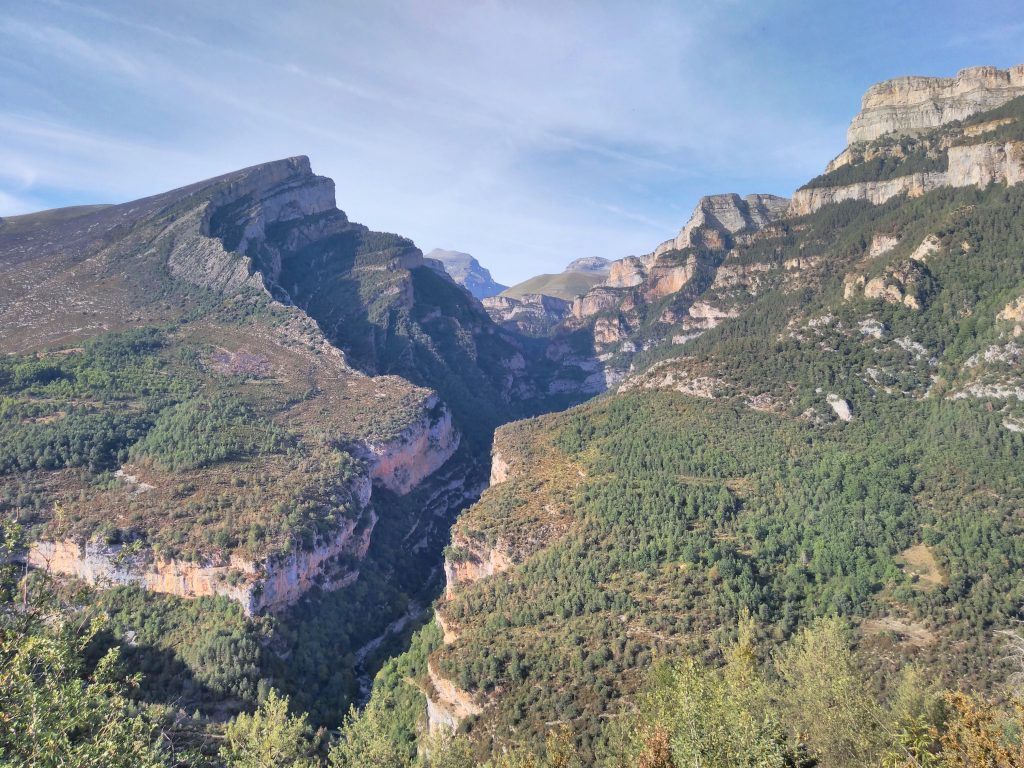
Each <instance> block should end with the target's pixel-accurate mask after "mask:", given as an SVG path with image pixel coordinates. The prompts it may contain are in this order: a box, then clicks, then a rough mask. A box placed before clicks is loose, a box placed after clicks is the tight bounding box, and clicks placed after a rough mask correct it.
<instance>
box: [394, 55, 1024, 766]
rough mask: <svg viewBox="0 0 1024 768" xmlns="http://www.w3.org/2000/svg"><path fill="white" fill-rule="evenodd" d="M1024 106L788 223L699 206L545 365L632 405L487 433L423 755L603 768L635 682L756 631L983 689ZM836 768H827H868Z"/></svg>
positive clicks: (945, 129) (1006, 108)
mask: <svg viewBox="0 0 1024 768" xmlns="http://www.w3.org/2000/svg"><path fill="white" fill-rule="evenodd" d="M1014 71H1015V70H1014ZM907 98H908V102H907V104H906V105H903V104H896V105H894V106H895V107H897V109H896V111H897V112H899V111H900V110H903V109H904V107H905V108H906V109H910V108H911V107H912V106H913V105H914V104H915V103H916V102H913V101H911V100H910V97H909V96H908V97H907ZM1022 103H1024V98H1015V99H1011V100H1009V101H1006V103H1004V104H1002V105H1000V106H998V107H996V108H995V109H992V110H987V111H986V109H985V107H986V106H988V104H986V103H984V102H981V101H979V102H977V103H976V106H974V107H958V109H961V110H963V109H967V110H968V112H969V114H964V112H963V111H960V112H958V113H957V115H958V117H957V119H956V120H951V121H947V122H944V123H943V124H941V125H939V126H937V127H934V128H931V129H929V130H927V131H924V132H921V131H920V130H918V126H917V123H916V122H915V121H910V125H911V126H912V129H913V132H912V134H911V133H899V132H897V133H893V132H891V131H890V132H887V133H886V134H885V135H884V136H882V137H881V138H878V139H874V140H871V141H867V142H861V143H858V144H856V145H854V146H853V147H851V148H848V149H847V150H846V152H845V153H844V155H841V156H840V157H844V161H843V164H842V165H841V166H838V167H836V168H834V169H833V170H829V171H828V172H827V173H826V174H824V176H822V177H819V179H816V180H812V182H811V183H809V184H808V185H807V186H806V187H805V188H804V190H801V191H800V192H798V193H797V195H795V196H794V198H793V199H792V200H791V201H789V200H786V199H783V198H778V197H772V196H766V195H754V196H748V197H746V198H741V197H739V196H737V195H713V196H709V197H707V198H704V199H702V200H701V201H700V203H699V204H698V206H697V208H696V210H695V211H694V213H693V215H692V216H691V218H690V220H689V221H688V222H687V224H686V225H685V226H684V227H683V229H682V230H681V232H680V233H679V235H678V236H677V237H676V238H673V239H672V240H668V241H666V242H665V243H663V244H662V245H660V246H658V247H657V248H655V249H654V250H653V251H652V252H651V254H649V255H647V256H644V257H639V258H638V257H629V258H627V259H624V260H621V261H618V262H614V263H612V265H611V269H610V273H609V276H608V279H607V281H606V283H605V284H604V285H600V286H595V287H593V288H591V289H590V290H589V291H588V292H587V293H585V294H583V295H582V296H580V297H578V298H577V299H575V300H574V303H573V313H572V316H571V317H570V318H569V319H567V320H566V321H565V324H564V325H563V326H561V327H559V326H556V327H554V328H553V329H552V331H551V333H552V334H553V339H554V340H555V341H554V342H553V343H556V342H557V339H558V338H559V336H560V335H565V334H567V333H571V334H573V335H574V336H578V335H579V334H589V335H590V336H591V338H592V342H593V345H594V349H595V352H597V353H598V356H597V359H598V360H600V361H601V362H602V364H603V365H607V366H613V367H615V368H617V369H618V370H619V371H621V381H620V383H618V384H617V385H613V388H612V391H610V392H609V393H608V394H606V395H605V396H603V397H599V398H596V399H594V400H592V401H590V402H588V403H586V404H584V405H581V406H579V407H577V408H575V409H572V410H570V411H567V412H564V413H559V414H551V415H546V416H541V417H538V418H535V419H532V420H527V421H521V422H516V423H513V424H509V425H506V426H504V427H502V428H500V429H499V430H498V432H497V434H496V437H495V441H494V446H493V449H492V469H491V485H490V488H489V489H488V490H487V491H486V492H485V493H484V494H483V496H482V497H481V499H480V501H479V502H477V503H476V504H475V505H473V506H472V507H471V508H470V509H469V510H468V511H467V512H466V513H464V514H463V515H462V516H460V518H459V520H458V521H457V522H456V524H455V526H454V528H453V531H452V542H451V545H450V546H449V548H448V549H447V551H446V561H445V572H446V577H447V586H446V592H445V597H444V599H443V600H442V601H441V602H440V603H439V604H438V605H437V608H436V623H437V627H436V629H432V630H430V631H429V632H428V631H425V633H424V640H425V641H429V643H428V644H427V645H426V646H425V647H424V646H417V648H416V650H415V651H412V652H410V655H409V657H408V658H407V659H406V660H403V661H402V662H401V663H402V664H406V665H410V667H409V668H411V669H415V670H418V675H419V677H418V678H417V679H418V681H419V682H418V683H417V685H418V691H420V692H421V693H420V695H422V696H424V697H425V698H426V700H427V711H428V715H429V722H430V728H431V729H432V730H434V731H443V730H445V729H447V728H450V727H452V726H453V724H458V727H459V730H460V731H463V732H466V733H467V734H468V740H469V741H470V742H471V743H473V744H475V745H477V747H478V748H479V749H480V750H481V753H484V754H492V753H494V752H495V751H500V750H503V749H514V748H517V747H520V748H527V749H532V750H535V751H536V750H539V749H540V747H539V746H538V745H540V744H542V743H543V742H544V740H545V738H547V739H550V738H551V736H550V734H551V733H552V731H551V726H550V723H552V722H569V723H571V725H570V726H569V729H570V731H571V733H572V737H573V742H574V744H575V745H576V749H578V751H579V754H580V755H581V756H582V760H583V763H584V764H591V762H593V761H595V760H596V759H597V758H598V757H600V756H601V755H608V754H609V752H608V749H609V748H610V747H609V744H614V743H616V742H615V739H616V738H618V737H617V736H616V735H615V734H616V733H617V731H616V727H615V726H613V725H612V723H614V722H615V721H616V720H619V719H624V720H625V721H626V722H627V723H632V724H633V725H632V726H630V727H635V728H638V729H642V728H644V727H645V726H644V721H643V720H642V719H639V720H638V719H637V717H638V716H636V715H634V714H632V713H633V712H635V711H636V709H637V708H638V707H641V706H643V702H645V701H646V700H645V699H643V690H644V686H645V685H647V683H645V674H644V670H645V669H646V668H647V667H649V665H650V664H651V662H652V659H654V658H655V657H658V658H666V657H670V658H671V657H676V658H678V657H687V656H689V657H690V658H696V659H701V658H703V659H707V658H720V657H721V655H722V654H726V655H727V654H728V653H729V651H728V649H729V647H730V644H731V643H732V642H733V640H732V637H733V635H732V631H733V628H735V627H737V626H738V625H741V624H742V621H743V617H744V616H751V617H753V621H754V623H755V624H756V627H757V629H756V633H757V636H758V637H759V638H760V639H759V641H758V642H759V643H760V644H761V647H760V650H758V651H757V652H758V653H760V654H765V655H768V654H771V653H772V652H773V651H772V649H773V648H777V647H779V644H780V643H781V642H782V641H783V640H784V639H785V638H787V637H789V636H790V635H791V633H793V632H794V631H796V630H797V629H798V628H799V627H806V626H813V625H814V623H815V622H816V621H817V620H819V619H820V618H821V617H823V616H839V617H842V619H843V621H845V622H846V623H847V626H848V627H849V628H850V632H851V636H852V637H853V638H854V639H855V640H856V643H857V648H858V650H857V653H858V654H859V655H858V661H857V664H858V665H862V666H863V669H864V673H863V674H864V676H865V683H864V685H869V683H868V682H867V680H868V679H871V680H875V681H876V682H875V683H871V684H870V685H883V686H884V683H880V682H878V681H881V680H886V679H889V680H892V675H893V674H895V673H894V672H893V670H894V669H895V668H898V667H899V666H900V665H903V664H909V663H913V664H916V665H919V667H920V668H922V669H926V670H927V674H928V675H929V677H931V678H932V679H937V680H942V681H944V684H947V685H950V684H955V685H957V686H961V687H966V688H969V689H971V690H974V691H980V692H997V693H998V691H1000V690H1001V688H1000V686H1001V685H1002V682H1003V680H1004V678H1005V675H1006V674H1007V671H1006V667H1005V666H1004V665H1005V658H1006V657H1005V651H1004V649H1003V646H1002V645H1001V643H1002V641H1001V639H1000V637H1001V636H1000V635H999V634H998V631H997V630H1002V629H1005V628H1009V627H1012V626H1014V624H1015V622H1017V621H1019V620H1020V618H1021V608H1020V605H1021V601H1020V600H1019V599H1018V594H1019V585H1018V584H1017V583H1016V582H1017V580H1016V578H1015V577H1014V574H1015V573H1016V572H1017V571H1018V569H1020V568H1021V567H1022V566H1024V556H1022V554H1021V553H1020V550H1019V547H1018V546H1017V542H1018V540H1019V539H1020V537H1021V535H1022V534H1024V527H1022V524H1021V522H1020V521H1019V520H1018V519H1017V518H1016V516H1014V515H1013V513H1012V510H1014V509H1017V508H1020V506H1021V505H1022V504H1024V497H1022V494H1021V488H1024V462H1021V457H1022V456H1024V436H1022V434H1024V374H1022V370H1024V369H1022V365H1021V364H1022V362H1024V358H1022V356H1021V355H1022V352H1021V349H1020V345H1019V339H1020V337H1021V334H1022V333H1024V331H1022V330H1021V329H1022V328H1024V324H1022V322H1024V321H1022V319H1021V318H1022V314H1021V312H1020V307H1021V305H1022V303H1024V269H1022V266H1021V262H1020V259H1019V258H1018V254H1019V253H1020V250H1021V248H1022V247H1024V229H1022V228H1021V225H1020V222H1021V221H1024V219H1022V218H1021V214H1022V213H1024V185H1022V184H1020V182H1021V181H1022V180H1024V136H1022V135H1021V134H1020V131H1021V130H1022V126H1024V113H1022V112H1021V110H1022V108H1024V107H1022ZM914 109H915V110H916V109H917V107H914ZM862 122H863V121H862V120H858V121H855V124H857V125H859V124H861V123H862ZM899 130H902V129H899ZM922 163H934V166H935V170H921V164H922ZM930 173H935V174H941V175H939V176H935V177H932V176H928V174H930ZM834 174H842V176H836V175H834ZM922 177H924V178H925V179H928V181H927V183H925V184H920V183H912V180H913V179H915V178H916V179H918V180H920V179H921V178H922ZM851 184H857V185H861V186H859V187H858V189H863V190H865V193H864V194H858V195H852V194H850V195H847V194H821V195H820V196H819V197H816V198H815V202H814V203H813V204H808V203H807V202H806V200H807V199H808V197H809V195H808V194H806V192H807V191H811V192H813V191H814V190H821V189H827V190H838V189H843V188H844V185H845V186H847V187H848V186H850V185H851ZM894 188H895V189H896V190H897V191H895V192H892V190H893V189H894ZM890 193H891V194H890ZM566 326H568V327H566ZM982 532H984V533H982ZM982 542H984V543H982ZM1011 595H1012V596H1011ZM499 628H500V629H499ZM417 654H418V655H417ZM695 663H698V662H695ZM687 669H689V668H687ZM893 684H895V683H893ZM402 685H403V683H399V682H396V681H393V680H392V681H389V682H388V683H387V684H383V683H382V684H381V688H380V690H379V691H378V693H377V694H375V695H377V696H381V697H387V696H394V695H396V691H401V690H402ZM690 703H691V704H692V700H690ZM681 706H682V705H681ZM687 706H689V704H687ZM679 711H680V710H673V712H675V715H674V716H676V717H678V716H680V715H679ZM665 722H666V727H669V728H672V727H675V726H674V725H672V722H673V721H671V720H667V721H665ZM680 738H683V736H680ZM548 743H549V744H550V741H549V742H548ZM617 743H618V744H619V745H620V746H619V747H618V748H620V749H626V747H622V746H621V742H617ZM830 748H831V747H829V746H828V742H827V740H822V741H818V742H817V743H816V744H813V745H812V749H820V750H822V751H821V752H819V754H826V753H827V750H828V749H830ZM611 754H621V753H615V752H612V753H611ZM846 754H847V757H846V758H844V759H843V760H837V761H835V762H829V763H828V764H849V765H863V764H869V763H870V761H869V760H867V759H861V758H856V757H852V756H851V755H852V753H846Z"/></svg>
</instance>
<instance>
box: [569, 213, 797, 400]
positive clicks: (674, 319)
mask: <svg viewBox="0 0 1024 768" xmlns="http://www.w3.org/2000/svg"><path fill="white" fill-rule="evenodd" d="M788 206H789V200H787V199H786V198H782V197H776V196H775V195H761V194H755V195H747V196H746V197H740V196H739V195H736V194H724V195H709V196H707V197H703V198H701V200H700V201H699V202H698V204H697V206H696V207H695V208H694V210H693V213H692V215H691V216H690V218H689V220H688V221H687V222H686V224H685V225H684V226H683V228H682V229H681V230H680V232H679V234H678V235H677V236H676V237H674V238H672V239H671V240H666V241H665V242H663V243H661V244H660V245H659V246H658V247H657V248H655V249H654V251H652V252H651V253H649V254H647V255H645V256H628V257H626V258H625V259H621V260H619V261H615V262H612V264H611V265H610V268H609V272H608V278H607V280H605V282H604V283H602V284H601V285H598V286H596V287H594V288H592V289H591V290H590V291H588V292H587V293H586V294H584V295H583V296H580V297H579V298H577V299H576V300H575V301H574V302H573V307H572V318H571V321H570V323H569V325H570V327H576V328H579V327H585V326H589V327H591V329H592V332H593V338H594V345H595V347H596V348H597V349H598V350H599V351H600V352H601V353H603V354H612V353H613V352H619V353H624V354H627V355H628V354H631V353H632V352H634V351H636V348H637V344H636V343H634V341H633V340H632V338H631V337H632V334H633V333H634V331H635V330H636V329H637V328H639V327H640V326H641V325H642V324H643V323H644V322H645V321H646V322H648V323H649V322H650V321H651V320H652V319H656V320H657V321H658V322H659V323H662V324H664V325H666V326H671V325H675V326H680V327H681V328H682V329H684V330H686V331H687V332H688V333H694V334H695V333H699V332H700V331H702V330H706V329H708V328H712V327H714V326H715V325H716V324H717V323H718V322H720V321H721V320H722V319H724V318H726V317H731V316H733V315H734V314H735V310H734V309H732V308H719V307H715V306H712V305H711V304H709V303H707V302H698V301H697V300H698V299H699V298H700V296H701V295H702V294H703V293H704V292H705V291H706V290H708V288H709V287H710V286H713V285H715V283H716V281H717V280H718V277H717V273H718V270H719V269H720V268H721V265H722V264H723V261H728V254H729V253H730V252H731V249H733V248H734V247H735V246H736V245H737V244H740V243H746V242H749V241H750V240H751V238H753V237H756V236H757V234H758V233H759V232H762V231H763V230H764V229H765V228H767V227H769V226H770V225H772V224H773V223H774V222H776V221H778V220H779V219H780V218H782V217H783V216H784V215H785V213H786V211H787V208H788ZM756 267H757V265H753V268H756ZM746 268H747V267H743V269H746ZM668 297H673V306H672V307H670V308H667V309H665V310H664V311H663V312H662V314H661V315H660V316H659V317H658V318H651V317H646V314H647V313H648V311H649V308H650V307H651V306H652V305H655V304H657V303H658V302H659V301H661V300H663V299H666V298H668ZM606 373H607V374H608V379H609V380H614V381H618V380H620V379H621V378H622V377H623V376H624V375H625V371H622V370H618V371H607V372H606Z"/></svg>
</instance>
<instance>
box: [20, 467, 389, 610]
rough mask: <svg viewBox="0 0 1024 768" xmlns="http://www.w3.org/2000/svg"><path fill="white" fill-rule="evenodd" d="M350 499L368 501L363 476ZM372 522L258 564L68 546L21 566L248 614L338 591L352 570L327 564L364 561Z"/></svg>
mask: <svg viewBox="0 0 1024 768" xmlns="http://www.w3.org/2000/svg"><path fill="white" fill-rule="evenodd" d="M356 493H357V494H358V495H359V496H360V497H362V498H363V499H365V501H368V500H369V493H370V490H369V482H368V481H367V480H366V479H365V478H364V480H363V482H362V483H360V487H359V488H358V489H357V490H356ZM376 522H377V518H376V515H375V514H374V513H373V511H372V510H371V509H369V508H367V509H366V510H365V511H364V513H363V515H362V516H361V517H360V518H358V519H354V520H345V521H343V522H342V523H341V524H340V525H339V527H338V529H337V530H336V531H335V532H334V533H333V534H331V535H330V536H328V537H325V538H323V539H320V540H318V541H317V542H316V543H315V544H314V546H313V547H312V548H311V549H309V550H298V551H295V552H292V553H291V554H288V555H286V556H284V557H275V558H267V559H266V560H264V561H262V562H253V561H251V560H247V559H245V558H243V557H241V556H238V555H231V556H229V557H223V558H219V559H215V560H212V561H208V562H202V563H196V562H190V561H185V560H180V559H176V558H163V557H161V556H160V555H158V554H154V553H153V552H152V550H149V549H136V548H133V547H131V546H125V545H120V544H117V545H105V544H102V543H100V542H96V541H87V542H84V543H82V544H80V543H78V542H75V541H71V540H61V541H37V542H34V543H33V544H32V545H31V547H30V548H29V551H28V554H27V561H28V564H29V566H31V567H33V568H37V569H39V570H43V571H46V572H48V573H55V574H60V575H64V576H73V577H75V578H77V579H81V580H82V581H85V582H86V583H88V584H90V585H92V586H95V587H98V588H100V589H108V588H110V587H115V586H121V585H128V584H131V585H135V586H139V587H143V588H145V589H148V590H151V591H153V592H160V593H163V594H169V595H175V596H177V597H182V598H195V597H209V596H213V595H222V596H224V597H227V598H229V599H231V600H235V601H236V602H238V603H240V604H241V605H242V608H243V609H244V610H245V612H246V614H250V615H251V614H254V613H258V612H260V611H264V610H275V609H278V608H283V607H285V606H287V605H290V604H292V603H294V602H295V601H296V600H298V598H299V597H301V596H302V595H303V594H304V593H305V592H307V591H308V590H309V589H310V588H312V587H313V586H314V585H317V586H320V587H321V588H323V589H338V588H340V587H343V586H346V585H347V584H349V583H351V582H352V581H353V580H354V579H355V578H356V577H357V576H358V572H356V571H337V569H334V568H332V567H331V566H332V565H333V564H334V561H336V559H337V558H338V557H339V556H340V555H350V556H352V557H355V558H357V559H361V558H362V557H364V556H365V555H366V551H367V548H368V547H369V545H370V536H371V534H372V532H373V528H374V525H375V524H376Z"/></svg>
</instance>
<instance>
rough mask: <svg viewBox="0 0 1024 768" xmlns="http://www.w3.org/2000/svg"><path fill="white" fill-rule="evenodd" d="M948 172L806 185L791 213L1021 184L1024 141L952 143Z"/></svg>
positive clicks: (1023, 171)
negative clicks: (935, 191) (954, 189)
mask: <svg viewBox="0 0 1024 768" xmlns="http://www.w3.org/2000/svg"><path fill="white" fill-rule="evenodd" d="M948 154H949V165H948V169H947V170H945V171H928V172H922V173H913V174H909V175H907V176H898V177H896V178H894V179H886V180H882V181H863V182H857V183H855V184H848V185H844V186H837V187H827V186H826V187H805V188H803V189H799V190H797V191H796V192H795V193H793V200H792V203H791V204H790V207H789V214H790V215H792V216H803V215H806V214H810V213H814V212H815V211H817V210H819V209H821V208H823V207H824V206H826V205H830V204H832V203H840V202H843V201H844V200H866V201H868V202H870V203H873V204H875V205H879V204H881V203H884V202H885V201H886V200H889V199H891V198H893V197H896V196H898V195H903V194H905V195H908V196H909V197H920V196H922V195H924V194H927V193H928V192H931V191H932V190H933V189H938V188H939V187H969V186H976V187H979V188H984V187H986V186H989V185H990V184H996V183H1004V184H1008V185H1013V184H1018V183H1020V181H1021V180H1022V179H1024V142H1020V141H1010V142H1005V143H980V144H968V145H963V146H952V147H950V148H949V150H948Z"/></svg>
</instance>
